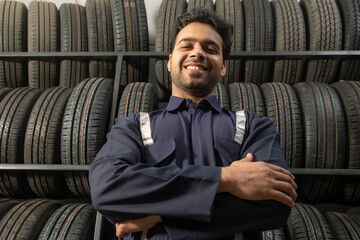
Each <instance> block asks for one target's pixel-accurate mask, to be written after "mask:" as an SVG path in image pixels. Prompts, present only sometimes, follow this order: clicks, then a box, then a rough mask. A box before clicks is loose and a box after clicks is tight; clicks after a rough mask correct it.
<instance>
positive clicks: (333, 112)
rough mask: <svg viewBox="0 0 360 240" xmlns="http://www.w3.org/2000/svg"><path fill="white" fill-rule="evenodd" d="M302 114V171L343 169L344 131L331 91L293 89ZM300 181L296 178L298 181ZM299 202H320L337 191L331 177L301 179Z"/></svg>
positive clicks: (309, 86)
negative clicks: (303, 167)
mask: <svg viewBox="0 0 360 240" xmlns="http://www.w3.org/2000/svg"><path fill="white" fill-rule="evenodd" d="M294 88H295V90H296V93H297V95H298V99H299V102H300V106H301V110H302V122H303V129H304V130H303V133H304V138H303V139H304V141H303V147H304V148H305V165H304V166H305V167H306V168H329V169H336V168H343V167H344V165H345V161H344V159H345V153H346V152H345V151H346V148H345V147H346V145H345V144H346V131H345V129H346V128H345V127H346V125H345V119H344V113H343V107H342V104H341V101H340V97H339V96H338V94H337V93H336V91H335V89H334V88H333V87H331V86H330V85H328V84H325V83H318V82H307V83H297V84H295V86H294ZM299 179H300V178H299ZM301 179H303V180H304V182H303V183H302V184H301V185H300V186H299V189H298V192H299V195H301V196H299V199H302V198H303V200H304V201H309V202H320V201H323V200H325V199H329V198H331V196H332V195H333V194H334V193H335V191H336V190H337V184H338V182H337V181H335V180H334V178H333V177H331V176H326V177H319V176H314V177H312V176H309V177H304V178H301Z"/></svg>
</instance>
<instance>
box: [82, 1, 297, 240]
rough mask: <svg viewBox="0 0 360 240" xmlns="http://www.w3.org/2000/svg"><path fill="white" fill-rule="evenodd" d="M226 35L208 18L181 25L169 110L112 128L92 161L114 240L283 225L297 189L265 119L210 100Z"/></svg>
mask: <svg viewBox="0 0 360 240" xmlns="http://www.w3.org/2000/svg"><path fill="white" fill-rule="evenodd" d="M231 36H232V27H231V25H230V24H229V23H228V22H226V21H224V20H223V19H221V18H219V17H218V16H217V15H215V14H214V13H213V12H209V11H208V10H205V9H202V8H200V9H194V10H192V11H190V12H187V13H185V14H183V15H182V16H180V17H179V18H178V21H177V25H176V28H175V30H174V34H173V40H172V47H171V54H170V56H169V61H168V70H169V72H170V74H171V78H172V96H171V98H170V101H169V104H168V106H167V108H166V109H164V110H157V111H153V112H151V113H137V114H134V115H132V116H129V117H126V118H119V119H117V120H116V123H115V125H114V126H113V128H112V130H111V132H110V133H109V134H108V136H107V139H108V140H107V142H106V144H105V145H104V146H103V148H102V149H101V150H100V152H99V153H98V155H97V156H96V159H95V160H94V161H93V162H92V164H91V166H90V172H89V179H90V187H91V197H92V202H93V205H94V207H95V209H97V210H98V211H100V212H101V213H102V214H103V215H104V216H106V217H107V218H108V219H109V220H110V221H111V222H112V223H113V224H114V225H115V226H116V235H117V236H118V237H127V236H129V235H130V234H131V236H132V237H133V238H135V239H145V238H146V239H152V240H154V239H156V240H158V239H164V240H167V239H235V238H236V236H239V235H237V233H243V232H250V231H255V232H259V231H263V230H267V229H273V228H278V227H281V226H282V225H283V224H284V223H285V222H286V220H287V218H288V216H289V212H290V208H291V207H292V206H293V205H294V202H295V200H296V197H297V195H296V184H295V182H294V176H293V175H292V174H291V173H290V172H289V171H288V170H286V163H285V160H284V157H283V155H282V152H281V149H280V145H279V141H278V134H277V133H276V132H275V130H274V127H273V124H272V122H271V120H269V119H267V118H261V117H259V116H257V115H253V114H250V113H249V112H247V111H239V112H232V111H229V110H228V109H222V108H221V107H220V105H219V103H218V101H217V99H216V97H215V93H216V86H217V82H218V80H219V79H220V78H221V77H222V76H224V75H225V73H226V65H225V59H226V58H227V57H228V56H229V54H230V47H231Z"/></svg>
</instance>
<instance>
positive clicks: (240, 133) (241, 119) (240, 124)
mask: <svg viewBox="0 0 360 240" xmlns="http://www.w3.org/2000/svg"><path fill="white" fill-rule="evenodd" d="M235 114H236V123H235V124H236V133H235V137H234V140H235V142H237V143H239V144H242V141H243V138H244V133H245V124H246V116H245V112H244V111H236V113H235Z"/></svg>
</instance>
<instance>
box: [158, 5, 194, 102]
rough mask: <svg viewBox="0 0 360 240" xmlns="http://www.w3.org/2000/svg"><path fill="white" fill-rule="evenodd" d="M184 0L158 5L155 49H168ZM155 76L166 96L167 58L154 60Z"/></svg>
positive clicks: (167, 81)
mask: <svg viewBox="0 0 360 240" xmlns="http://www.w3.org/2000/svg"><path fill="white" fill-rule="evenodd" d="M186 6H187V3H186V0H163V1H162V2H161V5H160V9H159V13H158V16H157V22H156V41H155V51H158V52H166V51H170V41H171V32H172V29H173V25H174V24H175V21H176V18H177V17H178V16H179V15H181V14H183V13H184V12H185V11H186ZM155 70H156V77H157V80H158V83H159V87H160V88H161V89H162V90H164V93H163V94H164V96H161V98H165V99H166V98H168V97H169V96H170V92H171V77H170V73H169V72H168V69H167V60H156V64H155Z"/></svg>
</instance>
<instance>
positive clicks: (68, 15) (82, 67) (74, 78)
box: [59, 3, 89, 88]
mask: <svg viewBox="0 0 360 240" xmlns="http://www.w3.org/2000/svg"><path fill="white" fill-rule="evenodd" d="M59 13H60V51H61V52H87V51H88V34H87V22H86V12H85V7H83V6H81V5H78V4H70V3H63V4H62V5H61V6H60V8H59ZM88 75H89V62H88V61H87V60H84V59H82V60H62V61H61V63H60V81H59V85H60V86H62V87H70V88H74V87H75V86H76V85H77V84H78V83H79V82H81V81H82V80H83V79H85V78H86V77H88Z"/></svg>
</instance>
